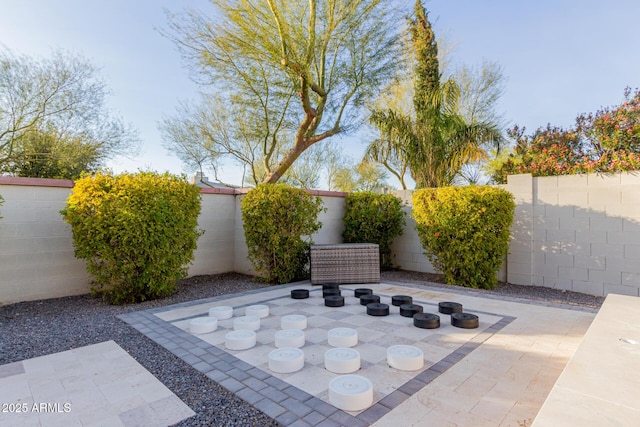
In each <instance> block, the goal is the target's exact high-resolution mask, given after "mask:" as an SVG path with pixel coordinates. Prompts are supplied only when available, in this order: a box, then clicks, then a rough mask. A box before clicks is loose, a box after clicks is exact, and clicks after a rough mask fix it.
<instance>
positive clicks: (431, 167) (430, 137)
mask: <svg viewBox="0 0 640 427" xmlns="http://www.w3.org/2000/svg"><path fill="white" fill-rule="evenodd" d="M409 30H410V37H411V49H412V50H413V52H412V54H413V57H414V59H413V63H414V90H413V112H412V114H406V113H404V112H403V111H399V110H396V109H393V108H388V109H374V110H373V111H372V114H371V122H372V123H373V124H374V125H375V126H376V127H377V128H378V130H379V131H380V135H381V136H380V138H379V139H378V140H376V141H374V142H373V143H372V144H371V146H370V147H369V148H368V150H367V153H366V155H365V158H366V159H369V160H374V161H378V162H380V163H382V164H383V165H384V166H385V167H387V169H389V170H390V171H392V173H394V175H396V176H398V177H403V176H404V173H406V171H407V170H408V171H409V172H410V174H411V177H412V178H413V179H414V181H415V182H416V188H424V187H439V186H445V185H450V184H451V183H452V182H453V180H454V178H455V177H456V175H457V174H458V172H459V171H460V170H461V168H462V167H463V166H464V165H465V164H467V163H469V162H473V161H477V160H479V159H480V158H481V157H482V156H483V155H484V153H485V152H484V150H483V148H482V146H483V144H486V143H488V142H499V141H500V139H501V133H500V130H499V128H498V126H496V124H495V123H491V122H488V121H485V120H482V119H480V118H477V119H475V118H473V117H470V116H467V117H465V115H464V114H462V113H461V110H462V107H461V106H460V87H459V85H458V84H456V82H455V80H454V79H452V78H450V79H448V80H446V81H442V80H443V79H442V75H441V72H440V67H439V60H438V44H437V42H436V38H435V35H434V33H433V29H432V27H431V23H430V22H429V20H428V16H427V13H426V12H425V9H424V7H423V6H422V2H421V1H420V0H416V5H415V17H414V19H413V20H411V21H410V23H409ZM400 181H401V184H402V185H403V186H404V185H405V184H404V180H403V179H400Z"/></svg>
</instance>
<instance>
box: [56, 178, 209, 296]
mask: <svg viewBox="0 0 640 427" xmlns="http://www.w3.org/2000/svg"><path fill="white" fill-rule="evenodd" d="M61 214H62V216H63V217H64V220H65V221H66V222H68V223H69V224H70V225H71V231H72V233H73V245H74V248H75V255H76V257H78V258H83V259H85V260H86V261H87V271H88V272H89V273H90V274H91V275H93V277H94V280H93V283H92V291H93V292H94V293H97V294H100V295H102V296H103V298H104V299H106V300H108V301H109V302H111V303H112V304H124V303H135V302H140V301H145V300H148V299H154V298H161V297H165V296H167V295H170V294H171V293H173V292H174V291H175V286H176V282H177V281H178V280H179V279H182V278H184V277H186V275H187V267H186V265H187V264H188V263H190V262H191V261H193V252H194V250H195V249H196V242H197V240H198V237H199V236H200V235H201V234H202V232H200V231H199V230H198V229H197V225H198V215H199V214H200V189H199V188H198V187H197V186H195V185H192V184H189V183H187V182H186V180H185V179H184V177H182V178H180V177H176V176H173V175H169V174H167V173H165V174H156V173H152V172H139V173H135V174H128V173H125V174H122V175H116V176H114V175H111V174H101V173H100V174H96V175H95V176H87V177H84V178H81V179H79V180H78V181H76V182H75V185H74V187H73V192H72V193H71V195H70V196H69V198H68V199H67V204H66V207H65V209H64V210H62V211H61Z"/></svg>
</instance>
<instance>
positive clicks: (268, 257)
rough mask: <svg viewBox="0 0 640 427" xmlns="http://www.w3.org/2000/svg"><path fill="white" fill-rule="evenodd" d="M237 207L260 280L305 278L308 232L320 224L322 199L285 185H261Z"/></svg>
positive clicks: (309, 243) (250, 254) (308, 241)
mask: <svg viewBox="0 0 640 427" xmlns="http://www.w3.org/2000/svg"><path fill="white" fill-rule="evenodd" d="M240 208H241V211H242V221H243V222H244V236H245V240H246V242H247V248H248V249H249V259H250V260H251V262H252V264H253V267H254V268H255V269H256V271H257V272H258V274H259V275H260V276H261V279H263V280H265V281H267V282H275V283H289V282H291V281H293V280H299V279H303V278H305V277H308V264H309V246H310V245H311V244H312V243H313V242H312V241H311V235H312V234H313V233H315V232H316V231H318V230H319V229H320V227H321V226H322V223H321V222H319V221H318V214H319V213H320V211H321V210H322V200H321V198H320V197H317V196H312V195H311V194H309V193H308V192H307V191H305V190H302V189H299V188H292V187H288V186H286V185H284V184H261V185H258V186H257V187H256V188H254V189H252V190H251V191H249V192H248V193H247V194H246V195H245V196H244V197H243V198H242V201H241V202H240ZM303 237H305V238H306V240H304V239H303Z"/></svg>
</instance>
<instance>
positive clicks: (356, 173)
mask: <svg viewBox="0 0 640 427" xmlns="http://www.w3.org/2000/svg"><path fill="white" fill-rule="evenodd" d="M332 185H333V187H330V189H332V190H337V191H345V192H348V193H351V192H354V191H373V190H376V189H379V188H383V187H388V186H389V184H387V174H386V173H385V170H384V169H383V168H382V166H380V165H379V164H377V163H373V162H360V163H359V164H357V165H355V166H354V165H352V164H349V163H347V164H345V165H343V166H341V167H338V168H337V169H336V170H335V171H334V174H333V180H332Z"/></svg>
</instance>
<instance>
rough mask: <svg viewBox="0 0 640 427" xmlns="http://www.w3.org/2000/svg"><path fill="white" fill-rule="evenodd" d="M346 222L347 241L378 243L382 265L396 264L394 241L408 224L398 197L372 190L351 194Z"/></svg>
mask: <svg viewBox="0 0 640 427" xmlns="http://www.w3.org/2000/svg"><path fill="white" fill-rule="evenodd" d="M343 221H344V232H343V233H342V238H343V239H344V241H345V243H377V244H378V245H379V247H380V265H381V267H382V268H383V269H389V268H392V267H393V262H392V257H391V243H392V242H393V239H395V238H396V237H397V236H400V235H401V234H402V230H403V226H404V225H405V220H404V212H403V210H402V201H401V200H400V199H399V198H398V197H396V196H394V195H392V194H380V193H373V192H370V191H363V192H356V193H350V194H349V195H348V196H347V197H346V199H345V212H344V217H343Z"/></svg>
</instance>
